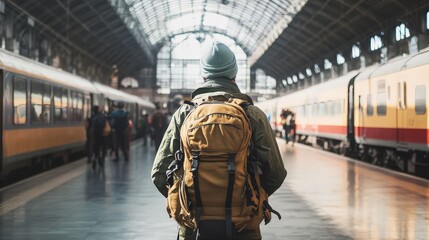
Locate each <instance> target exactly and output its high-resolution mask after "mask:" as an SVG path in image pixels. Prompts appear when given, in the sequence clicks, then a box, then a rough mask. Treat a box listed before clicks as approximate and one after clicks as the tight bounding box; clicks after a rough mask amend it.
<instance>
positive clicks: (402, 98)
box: [257, 50, 429, 178]
mask: <svg viewBox="0 0 429 240" xmlns="http://www.w3.org/2000/svg"><path fill="white" fill-rule="evenodd" d="M428 91H429V50H426V51H422V52H420V53H418V54H415V55H411V56H405V57H399V58H395V59H392V60H390V61H388V62H387V63H385V64H377V65H374V66H371V67H368V68H365V69H363V70H362V71H352V72H349V73H348V74H346V75H344V76H341V77H339V78H335V79H331V80H327V81H325V82H322V83H320V84H317V85H314V86H311V87H309V88H306V89H303V90H300V91H297V92H294V93H292V94H288V95H287V96H283V97H278V98H275V99H270V100H268V101H266V102H260V103H257V105H258V106H259V107H260V108H261V109H262V110H263V111H265V112H266V114H267V116H268V117H269V118H270V122H271V125H272V127H273V129H276V131H277V132H281V131H283V129H282V126H281V124H280V122H281V119H280V113H281V111H282V109H290V110H292V111H293V112H295V113H296V116H295V117H296V132H297V135H298V137H299V138H298V141H300V142H303V143H308V144H313V145H319V146H321V147H323V148H324V149H326V150H330V151H335V152H338V153H343V154H347V155H351V156H355V157H358V158H360V159H362V160H364V161H367V162H371V163H373V164H376V165H379V166H383V167H388V168H391V169H395V170H400V171H404V172H407V173H410V174H413V175H417V176H421V177H425V178H429V114H428V111H427V110H428V109H427V108H428V104H429V103H428V102H429V101H428V98H429V97H428Z"/></svg>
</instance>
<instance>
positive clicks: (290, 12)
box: [125, 0, 307, 63]
mask: <svg viewBox="0 0 429 240" xmlns="http://www.w3.org/2000/svg"><path fill="white" fill-rule="evenodd" d="M125 2H126V4H127V5H128V7H129V10H130V13H131V15H132V16H133V17H134V18H135V19H137V20H138V21H137V22H138V24H139V26H138V27H139V28H141V30H142V32H143V33H144V34H145V35H146V37H147V38H148V39H149V42H150V43H151V44H152V46H155V47H156V46H158V47H159V46H162V45H163V43H164V42H165V40H166V39H168V38H169V37H172V36H175V35H178V34H183V33H196V32H200V33H220V34H224V35H226V36H228V37H230V38H232V39H234V40H235V41H236V42H237V44H238V45H239V46H241V47H242V48H243V50H244V51H245V52H246V54H247V55H248V56H250V61H251V63H252V62H255V61H256V60H257V59H258V58H259V57H260V56H261V55H262V54H263V53H264V52H265V50H266V49H267V48H268V47H269V46H270V45H271V44H272V42H273V41H274V40H275V39H277V37H278V36H279V35H280V34H281V33H282V32H283V30H284V29H285V28H286V27H287V25H288V23H289V22H290V21H291V20H292V18H293V16H294V15H295V14H296V13H297V12H298V11H299V10H300V9H301V8H302V6H303V5H304V4H305V2H307V0H265V1H262V0H255V1H247V0H181V1H177V0H159V1H147V0H125ZM252 59H253V61H252Z"/></svg>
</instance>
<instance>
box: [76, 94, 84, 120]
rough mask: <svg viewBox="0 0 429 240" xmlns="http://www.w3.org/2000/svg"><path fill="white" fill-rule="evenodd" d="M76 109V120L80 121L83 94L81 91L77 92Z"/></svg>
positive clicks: (81, 117) (81, 118)
mask: <svg viewBox="0 0 429 240" xmlns="http://www.w3.org/2000/svg"><path fill="white" fill-rule="evenodd" d="M77 109H78V115H77V121H82V120H83V94H82V93H78V94H77Z"/></svg>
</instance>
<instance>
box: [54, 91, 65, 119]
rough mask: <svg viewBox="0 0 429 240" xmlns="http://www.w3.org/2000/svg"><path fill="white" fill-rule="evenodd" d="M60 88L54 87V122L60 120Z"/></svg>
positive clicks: (61, 107) (61, 108) (61, 106)
mask: <svg viewBox="0 0 429 240" xmlns="http://www.w3.org/2000/svg"><path fill="white" fill-rule="evenodd" d="M61 94H62V89H61V88H59V87H54V122H61V120H62V115H63V114H62V111H63V104H62V97H61Z"/></svg>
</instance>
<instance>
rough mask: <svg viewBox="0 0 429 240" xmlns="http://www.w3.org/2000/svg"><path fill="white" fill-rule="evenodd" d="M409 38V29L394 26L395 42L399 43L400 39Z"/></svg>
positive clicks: (402, 25)
mask: <svg viewBox="0 0 429 240" xmlns="http://www.w3.org/2000/svg"><path fill="white" fill-rule="evenodd" d="M408 37H410V29H408V28H407V26H405V24H403V23H402V24H401V25H399V26H396V41H400V40H402V39H405V38H408Z"/></svg>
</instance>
